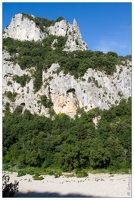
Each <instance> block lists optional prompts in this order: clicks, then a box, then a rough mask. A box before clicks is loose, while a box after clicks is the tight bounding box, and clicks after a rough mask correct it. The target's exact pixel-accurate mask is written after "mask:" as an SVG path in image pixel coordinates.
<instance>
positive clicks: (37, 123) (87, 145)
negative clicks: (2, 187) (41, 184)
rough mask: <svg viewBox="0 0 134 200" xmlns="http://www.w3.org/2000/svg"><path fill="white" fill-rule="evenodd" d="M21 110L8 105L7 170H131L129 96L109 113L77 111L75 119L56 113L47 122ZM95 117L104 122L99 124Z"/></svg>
mask: <svg viewBox="0 0 134 200" xmlns="http://www.w3.org/2000/svg"><path fill="white" fill-rule="evenodd" d="M22 109H23V108H22V107H21V106H19V107H17V108H16V110H15V111H14V112H13V113H11V112H10V110H9V108H8V106H7V109H6V113H5V116H4V117H3V141H2V142H3V169H4V170H9V169H13V170H18V171H19V170H20V171H22V170H24V171H25V173H34V172H35V171H36V169H38V170H39V171H41V172H42V173H43V172H46V171H47V169H59V170H61V171H68V172H71V171H73V170H77V171H82V170H88V171H90V170H91V169H92V170H97V169H99V170H107V171H112V172H118V171H120V172H128V170H129V169H131V152H132V151H131V98H129V99H128V100H125V99H122V100H121V102H120V104H119V105H118V106H112V107H111V109H109V110H100V109H98V108H96V109H92V110H90V111H88V112H84V110H83V109H80V108H79V109H78V110H77V114H76V116H75V118H74V119H72V118H70V117H69V116H67V115H65V114H58V115H56V114H55V113H54V112H53V115H52V116H51V118H47V117H45V116H38V115H36V114H34V115H33V114H31V113H30V112H29V111H28V110H25V111H24V113H22ZM97 116H100V117H101V119H100V120H99V121H98V124H97V126H95V124H94V123H93V118H95V117H97ZM27 166H28V168H27ZM26 169H27V170H26ZM34 169H35V171H34Z"/></svg>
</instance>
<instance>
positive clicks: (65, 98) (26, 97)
mask: <svg viewBox="0 0 134 200" xmlns="http://www.w3.org/2000/svg"><path fill="white" fill-rule="evenodd" d="M6 57H9V55H8V53H7V52H4V54H3V75H2V76H3V77H2V78H3V80H2V83H3V89H2V93H3V109H4V105H5V104H6V102H9V103H10V108H11V111H12V112H13V110H14V109H15V108H16V107H17V106H19V105H21V104H22V103H23V104H25V106H24V109H28V110H30V112H31V113H37V114H39V115H42V114H43V115H45V116H49V114H48V109H47V108H45V107H44V106H42V105H41V104H40V103H38V101H39V100H40V96H41V95H44V94H45V95H46V96H47V97H48V98H51V100H52V102H53V106H52V108H53V109H54V110H55V112H56V113H57V114H58V113H66V114H67V115H69V116H70V117H74V116H75V114H76V110H77V108H78V107H80V108H84V110H85V111H88V110H90V109H93V108H96V107H99V108H101V109H109V108H110V106H111V105H112V104H118V103H119V102H120V100H121V99H122V98H126V99H127V98H128V97H129V96H131V67H129V65H131V63H128V64H127V66H116V68H117V72H115V73H114V74H113V76H109V75H106V74H105V73H104V72H100V71H95V70H93V69H91V68H89V69H88V70H87V72H86V73H85V74H84V76H83V77H82V78H81V79H78V80H77V79H75V78H74V76H71V75H70V74H66V75H65V74H64V73H63V72H60V73H59V75H57V74H56V70H57V69H58V68H59V67H60V66H59V64H53V65H52V66H51V67H50V69H48V71H47V72H45V71H43V76H42V82H43V84H42V87H41V89H40V90H39V91H38V92H37V93H34V91H33V79H31V80H30V82H29V83H27V84H26V86H25V87H21V86H20V84H18V83H16V82H15V81H13V78H12V77H13V75H18V76H22V75H24V74H28V75H29V76H31V73H30V72H29V71H28V70H21V69H20V67H19V65H17V64H16V65H13V63H11V62H9V61H5V60H4V58H6ZM5 75H8V76H5ZM94 80H96V81H97V85H96V82H95V81H94ZM8 81H10V82H11V83H12V85H8ZM70 89H71V90H72V91H71V92H69V91H70ZM6 91H11V92H17V96H16V99H15V102H11V101H10V100H9V99H8V98H7V97H6V95H5V92H6Z"/></svg>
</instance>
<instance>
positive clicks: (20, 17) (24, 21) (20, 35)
mask: <svg viewBox="0 0 134 200" xmlns="http://www.w3.org/2000/svg"><path fill="white" fill-rule="evenodd" d="M34 18H35V17H34V16H33V15H31V16H30V18H28V17H27V16H26V15H24V14H21V13H19V14H16V15H15V16H14V17H13V18H12V20H11V23H10V24H9V26H7V28H5V30H4V33H3V37H4V38H6V37H11V38H14V39H18V40H22V41H24V40H29V41H31V40H35V41H37V40H42V39H44V38H46V37H49V35H56V36H67V42H66V45H65V49H64V50H65V51H74V50H86V49H87V44H86V43H85V42H84V41H82V36H81V33H80V30H79V27H78V25H77V22H76V20H75V19H74V21H73V24H70V23H69V22H67V21H66V20H61V21H59V22H55V24H54V25H53V26H50V27H45V26H44V27H43V28H44V30H45V31H44V32H43V31H42V30H41V29H40V27H39V26H37V25H36V23H35V21H34Z"/></svg>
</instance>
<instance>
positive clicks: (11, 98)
mask: <svg viewBox="0 0 134 200" xmlns="http://www.w3.org/2000/svg"><path fill="white" fill-rule="evenodd" d="M5 95H6V96H7V97H8V98H9V99H10V100H11V101H12V102H14V101H15V97H16V96H17V93H16V92H13V93H12V92H11V91H6V92H5Z"/></svg>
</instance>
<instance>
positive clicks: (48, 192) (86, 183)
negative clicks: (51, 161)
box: [6, 172, 132, 198]
mask: <svg viewBox="0 0 134 200" xmlns="http://www.w3.org/2000/svg"><path fill="white" fill-rule="evenodd" d="M8 174H9V175H10V180H9V183H10V182H12V183H14V181H15V180H17V181H19V191H18V192H17V193H16V194H15V197H16V198H27V197H32V198H34V197H35V198H39V197H46V198H50V197H51V198H55V197H57V198H65V197H70V198H71V197H72V198H74V197H77V198H81V197H82V198H84V197H85V198H87V197H88V198H109V197H110V198H117V197H118V198H121V197H122V198H123V197H127V198H131V197H132V193H131V192H132V190H131V185H132V183H131V181H132V177H131V174H91V173H89V174H88V176H87V177H83V178H77V177H68V176H67V174H63V175H62V176H60V177H58V178H55V177H54V176H50V175H42V176H43V180H34V179H33V177H32V175H29V174H26V175H24V176H21V177H17V173H16V172H13V173H10V172H6V175H8Z"/></svg>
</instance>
